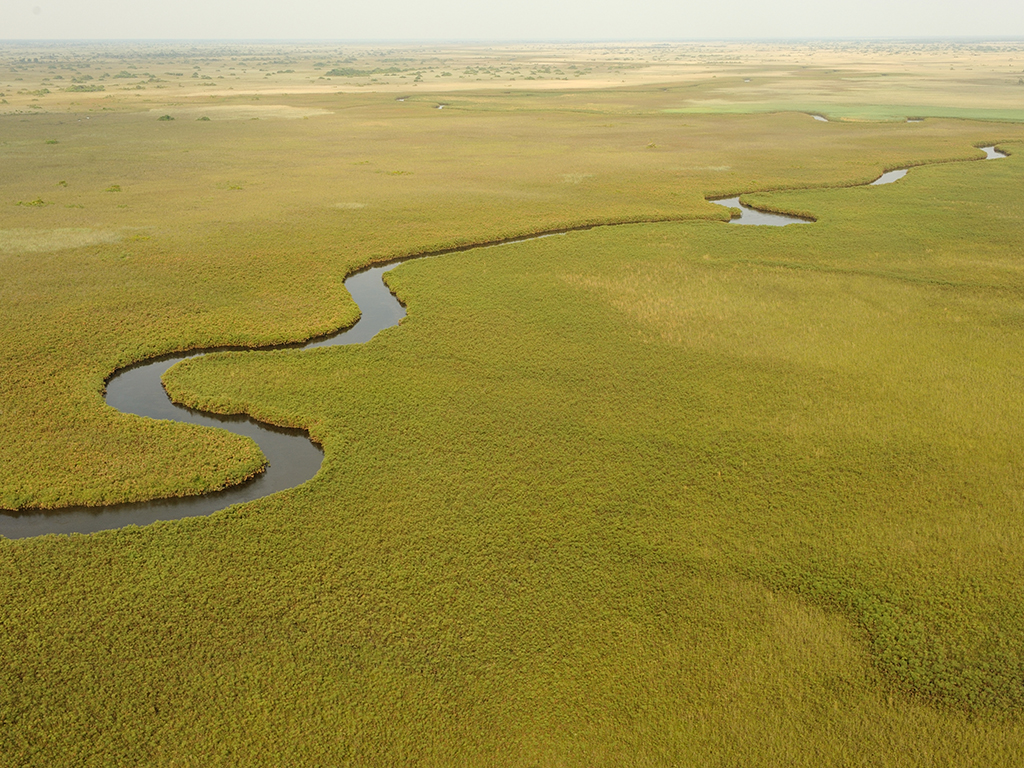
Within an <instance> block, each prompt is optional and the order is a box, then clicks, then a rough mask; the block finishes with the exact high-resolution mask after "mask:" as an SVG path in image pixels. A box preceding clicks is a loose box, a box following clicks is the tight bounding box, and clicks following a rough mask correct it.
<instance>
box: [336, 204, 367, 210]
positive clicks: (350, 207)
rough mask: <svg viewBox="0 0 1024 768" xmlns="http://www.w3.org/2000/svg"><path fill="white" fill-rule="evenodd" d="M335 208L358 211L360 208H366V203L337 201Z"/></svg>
mask: <svg viewBox="0 0 1024 768" xmlns="http://www.w3.org/2000/svg"><path fill="white" fill-rule="evenodd" d="M333 207H334V208H340V209H341V210H343V211H356V210H358V209H360V208H365V207H366V203H335V204H334V206H333Z"/></svg>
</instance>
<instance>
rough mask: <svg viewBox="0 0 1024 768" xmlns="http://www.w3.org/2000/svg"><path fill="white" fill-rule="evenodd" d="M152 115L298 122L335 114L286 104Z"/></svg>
mask: <svg viewBox="0 0 1024 768" xmlns="http://www.w3.org/2000/svg"><path fill="white" fill-rule="evenodd" d="M149 113H150V114H151V115H156V116H159V115H170V116H171V117H174V118H180V119H188V118H192V119H196V118H200V117H208V118H210V119H211V120H251V119H252V118H254V117H255V118H259V119H260V120H273V119H279V120H296V119H298V118H302V117H316V116H318V115H330V114H333V113H332V112H331V111H330V110H328V109H308V108H304V107H289V106H287V105H285V104H222V105H219V106H209V107H158V108H156V109H151V110H149Z"/></svg>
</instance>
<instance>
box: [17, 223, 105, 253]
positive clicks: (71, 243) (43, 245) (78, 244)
mask: <svg viewBox="0 0 1024 768" xmlns="http://www.w3.org/2000/svg"><path fill="white" fill-rule="evenodd" d="M122 237H123V236H122V235H121V234H120V233H118V232H114V231H112V230H105V229H0V253H47V252H50V251H60V250H63V249H65V248H83V247H85V246H87V245H99V244H101V243H116V242H117V241H118V240H121V239H122Z"/></svg>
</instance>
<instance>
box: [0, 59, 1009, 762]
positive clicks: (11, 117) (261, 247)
mask: <svg viewBox="0 0 1024 768" xmlns="http://www.w3.org/2000/svg"><path fill="white" fill-rule="evenodd" d="M951 67H952V69H951ZM545 68H546V69H545ZM1021 69H1024V47H1022V46H1021V45H1020V44H1019V43H980V44H977V45H975V44H971V45H966V44H963V45H957V44H941V45H938V44H937V45H932V46H916V45H909V46H899V45H895V44H893V45H888V44H886V45H882V44H864V45H854V44H836V45H828V46H825V45H820V46H816V45H808V46H802V45H796V46H791V47H788V48H787V47H785V46H758V45H748V46H718V45H710V44H709V45H694V46H685V45H672V46H653V45H652V46H562V47H557V46H556V47H543V46H537V47H522V46H520V47H513V48H500V49H496V50H493V51H484V50H482V49H480V48H477V47H466V46H456V47H452V48H449V49H441V48H435V49H431V50H428V49H425V48H407V49H399V48H383V47H365V48H355V47H349V46H340V47H338V46H335V47H333V48H332V47H330V46H270V45H267V46H263V45H254V46H233V47H232V46H195V47H193V48H190V49H188V50H187V51H186V50H182V49H175V48H173V47H170V46H144V45H140V46H135V45H131V46H116V45H110V46H93V47H89V46H84V45H83V46H77V45H76V46H67V47H61V46H36V47H33V46H30V45H27V44H26V45H11V44H6V43H5V44H4V46H3V47H2V48H0V99H2V100H3V101H4V102H6V103H0V112H2V113H0V125H2V127H3V131H2V132H0V151H2V152H3V153H4V179H3V181H0V329H2V330H0V335H2V340H3V344H2V345H0V369H2V371H3V374H2V375H0V435H2V438H0V464H2V468H3V471H2V473H0V506H3V507H6V508H27V507H60V506H62V505H67V504H102V503H109V502H112V501H124V500H131V499H144V498H153V497H157V496H172V495H176V494H195V493H202V492H203V491H204V490H206V489H209V488H213V487H217V486H218V485H223V484H225V483H230V482H233V481H235V480H236V479H237V478H240V477H242V476H244V475H245V474H246V473H248V472H251V471H252V468H253V467H254V466H257V465H258V464H259V463H260V461H261V459H260V455H259V452H258V450H254V449H253V448H252V446H250V445H249V444H248V443H247V442H246V441H245V440H243V439H242V438H239V437H237V436H235V435H227V436H224V435H223V434H218V433H216V431H214V430H209V429H204V428H200V427H196V426H192V425H182V424H176V423H171V422H166V421H152V420H145V419H138V418H135V417H130V416H126V415H123V414H120V413H118V412H116V411H115V410H114V409H112V408H109V407H107V406H106V405H105V404H104V403H103V400H102V395H101V393H102V391H103V386H104V381H105V376H106V375H107V374H108V373H109V372H111V371H114V370H117V369H119V368H121V367H123V366H125V365H127V364H129V363H131V362H132V361H136V360H140V359H144V358H148V357H152V356H155V355H159V354H162V353H166V352H169V351H172V350H174V349H186V348H196V347H215V346H231V347H254V346H258V345H265V344H284V343H288V342H292V341H295V340H297V339H301V338H306V337H309V336H318V335H322V334H324V333H327V332H329V331H331V330H332V329H335V328H340V327H345V326H349V325H352V324H353V323H354V322H355V320H356V318H357V316H358V309H357V308H356V306H355V304H354V303H353V302H352V300H351V297H350V296H349V293H348V291H347V290H346V289H345V287H344V279H345V277H346V276H347V275H349V274H350V273H352V272H353V271H355V270H357V269H358V268H360V267H361V266H365V265H368V264H371V263H380V262H387V261H393V260H395V259H396V258H400V257H402V256H403V255H405V254H409V253H415V252H420V251H431V252H433V251H446V250H450V249H456V248H464V247H465V248H468V247H469V246H470V245H471V244H472V243H474V242H476V241H481V240H503V239H507V238H514V237H515V236H516V235H521V234H522V233H524V232H529V231H539V230H546V231H550V230H557V229H568V228H578V229H581V230H583V231H575V232H572V233H570V234H567V235H565V236H564V237H548V238H543V239H538V240H531V241H529V242H519V243H510V244H508V245H505V246H503V247H501V248H486V249H482V248H474V249H472V250H465V251H464V252H463V253H461V254H460V255H459V256H458V257H455V258H446V259H418V260H415V261H410V263H408V264H404V265H403V266H402V267H401V269H398V270H395V271H391V272H388V273H387V278H386V284H387V286H388V288H389V289H390V290H391V292H392V293H394V295H395V296H396V297H397V298H398V299H399V300H400V301H401V302H402V303H403V304H405V305H406V306H407V308H408V314H407V316H406V318H405V319H404V321H403V323H402V327H401V330H400V331H398V330H396V329H389V330H384V331H382V332H381V333H379V334H378V335H377V336H376V337H375V338H374V339H373V340H372V341H371V342H369V343H366V344H362V345H357V346H349V347H334V348H323V349H314V350H309V351H303V352H295V351H292V350H277V351H256V350H254V351H247V352H230V351H227V352H219V353H216V354H211V355H207V356H204V357H202V358H199V359H195V360H193V361H191V362H190V363H189V364H188V365H180V366H176V367H175V368H173V369H172V370H171V371H170V372H168V374H167V375H166V377H165V380H164V385H165V387H166V389H167V391H168V393H169V394H170V395H171V397H172V398H173V399H174V400H175V401H176V402H182V403H184V404H186V405H188V406H189V407H193V408H199V409H203V410H208V411H212V412H217V413H240V412H245V413H249V414H252V415H253V416H254V417H255V418H258V419H260V420H265V421H267V422H269V423H274V424H281V425H288V426H294V427H299V428H302V429H305V430H307V431H308V432H309V434H310V436H311V437H312V439H314V440H315V441H316V442H317V443H319V444H320V445H322V446H323V450H324V459H323V466H322V469H321V471H320V472H319V473H318V474H317V476H316V477H315V478H314V479H313V480H311V481H310V482H308V483H305V484H303V485H302V486H300V487H297V488H292V489H289V490H287V491H283V492H281V493H277V494H274V495H272V496H269V497H265V498H261V499H258V500H256V501H252V502H249V503H246V504H240V505H236V506H232V507H230V508H228V509H226V510H223V511H220V512H217V513H215V514H213V515H211V516H209V517H199V518H189V519H184V520H178V521H173V522H158V523H154V524H152V525H148V526H145V527H128V528H123V529H118V530H111V531H103V532H99V533H95V534H90V535H70V536H54V535H48V536H40V537H35V538H28V539H20V540H11V539H0V606H2V607H0V627H2V629H3V631H2V632H0V658H3V659H4V664H2V665H0V765H19V766H22V765H52V764H56V763H60V764H66V765H89V764H96V763H125V764H130V763H138V764H153V765H172V764H190V763H192V764H204V765H210V764H213V765H217V764H238V763H244V764H252V765H261V764H269V763H270V762H271V761H273V762H274V763H280V762H282V761H284V762H289V763H294V764H338V765H344V764H353V765H381V766H384V765H396V764H418V765H451V764H465V765H485V764H487V765H494V764H501V765H621V764H625V763H629V764H650V765H678V764H683V765H686V764H707V763H715V764H720V765H745V766H746V765H751V766H757V765H765V766H768V765H779V764H786V765H813V766H821V765H845V764H850V763H873V764H874V763H878V764H886V765H893V766H899V765H908V766H909V765H914V766H919V765H935V766H939V765H949V764H956V765H978V766H982V765H984V766H1001V765H1007V766H1009V765H1014V764H1015V763H1016V762H1017V760H1018V756H1019V754H1021V752H1022V751H1024V721H1022V720H1021V711H1022V707H1024V694H1022V691H1024V664H1022V660H1021V659H1022V657H1021V653H1022V651H1021V649H1022V648H1024V625H1022V623H1021V621H1020V616H1021V615H1024V588H1022V586H1021V585H1020V583H1019V574H1020V572H1021V569H1022V567H1024V547H1022V546H1021V543H1022V541H1024V522H1022V520H1024V518H1022V517H1021V515H1020V514H1019V512H1020V508H1021V498H1020V492H1019V488H1020V478H1019V469H1018V468H1019V467H1020V466H1021V456H1020V451H1021V448H1020V446H1022V445H1024V434H1022V433H1024V418H1021V416H1022V414H1024V395H1022V394H1021V393H1020V391H1019V389H1020V388H1019V386H1018V381H1019V379H1020V377H1021V376H1022V375H1024V370H1022V365H1024V363H1022V361H1024V354H1022V353H1024V331H1022V329H1024V324H1022V322H1021V315H1020V309H1019V307H1020V296H1021V295H1024V271H1022V267H1021V265H1022V264H1024V259H1022V257H1024V252H1022V251H1021V243H1020V237H1019V235H1020V229H1021V221H1022V216H1024V214H1022V211H1024V183H1021V181H1022V180H1021V177H1022V174H1024V166H1022V165H1021V154H1022V153H1021V147H1022V146H1024V124H1021V123H1020V122H1018V120H1019V118H1018V117H1017V116H1015V113H1014V110H1016V109H1019V107H1018V106H1017V105H1019V98H1018V94H1019V90H1017V88H1018V86H1017V85H1016V83H1017V79H1018V78H1019V76H1020V74H1019V72H1020V70H1021ZM446 72H447V73H449V74H447V75H446V74H445V73H446ZM577 72H578V73H579V74H578V75H577V74H575V73H577ZM329 73H330V74H329ZM414 73H415V74H414ZM403 75H404V76H405V77H404V78H403ZM321 77H322V78H323V80H320V79H319V78H321ZM328 77H329V78H330V80H328V79H327V78H328ZM417 77H418V78H419V80H418V81H417V79H416V78H417ZM528 77H533V78H534V80H527V78H528ZM564 78H568V79H564ZM79 86H81V87H79ZM100 88H102V90H99V89H100ZM1014 99H1017V101H1014ZM439 103H443V104H444V105H445V108H444V109H443V110H438V109H436V106H437V104H439ZM765 105H769V106H771V107H772V108H771V110H768V111H765V110H763V109H762V107H763V106H765ZM864 105H868V106H864ZM872 105H874V106H872ZM929 105H931V106H934V105H939V107H940V108H941V109H940V111H942V112H943V114H944V115H946V116H945V117H933V116H931V115H932V113H931V112H930V111H929ZM798 106H799V107H801V108H802V109H803V110H804V111H810V112H814V113H815V114H820V115H822V116H825V117H826V118H827V119H828V120H829V122H822V121H818V120H814V119H813V118H812V117H811V116H810V115H809V114H805V113H803V112H801V111H791V110H792V109H794V108H795V107H798ZM876 107H877V109H876ZM883 108H884V109H883ZM680 110H681V111H680ZM694 110H696V111H694ZM872 110H875V112H874V113H873V112H872ZM882 111H885V112H886V114H890V113H891V115H893V116H894V117H893V119H889V118H886V119H881V120H879V119H873V115H874V116H876V117H877V115H878V114H879V113H880V112H882ZM995 112H998V113H999V114H1000V115H1001V116H1002V117H1003V119H1004V121H1003V122H993V121H991V120H990V119H988V118H990V117H991V116H992V114H993V113H995ZM164 115H167V116H168V117H171V118H173V119H172V120H161V119H160V118H161V117H163V116H164ZM911 117H913V118H919V117H925V118H926V119H924V120H923V121H922V122H909V123H908V122H906V119H907V118H911ZM203 118H209V119H207V120H204V119H203ZM992 144H998V145H999V146H1000V147H1003V148H1005V149H1006V151H1007V152H1008V154H1009V155H1010V156H1009V157H1008V158H1007V159H1005V160H1000V161H999V162H997V163H956V164H955V165H952V164H949V163H952V162H953V161H959V160H968V159H972V158H974V159H977V149H976V148H977V147H979V146H987V145H992ZM936 163H946V164H936ZM897 168H914V170H913V172H912V173H910V174H909V175H908V176H906V177H905V178H903V179H901V180H900V181H899V183H897V184H890V185H886V186H879V187H877V188H875V187H868V186H857V185H858V184H867V183H869V182H871V181H872V180H874V179H877V178H878V177H879V174H881V173H883V172H885V171H888V170H892V169H897ZM751 189H755V190H776V191H771V192H767V191H766V192H757V193H750V194H743V196H742V198H743V202H744V203H745V204H750V205H752V206H754V207H756V208H758V209H762V210H770V211H781V212H813V213H814V216H815V218H816V222H815V224H814V225H813V226H810V227H739V226H736V227H723V226H719V224H721V223H723V222H727V221H729V215H730V214H729V212H728V211H725V210H721V206H716V205H713V204H712V203H710V202H708V200H709V199H710V198H724V197H731V196H734V195H736V194H737V193H738V192H741V191H743V190H751ZM669 219H672V220H669ZM680 219H681V220H680ZM612 220H616V221H621V220H630V221H633V220H635V221H643V220H659V221H657V222H656V223H646V224H638V225H636V226H631V225H630V224H625V225H622V226H615V227H602V226H600V225H601V224H602V223H604V222H608V221H612ZM879 222H883V223H884V224H883V225H882V226H880V225H879ZM269 756H272V758H271V757H269Z"/></svg>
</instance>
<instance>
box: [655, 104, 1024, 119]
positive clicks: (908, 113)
mask: <svg viewBox="0 0 1024 768" xmlns="http://www.w3.org/2000/svg"><path fill="white" fill-rule="evenodd" d="M665 112H667V113H669V114H679V115H699V114H721V115H739V114H752V113H765V112H806V113H807V114H810V115H823V116H825V117H827V118H828V119H829V120H900V121H903V120H907V119H908V118H912V119H924V118H937V117H944V118H956V119H961V120H992V121H997V122H1011V123H1020V122H1024V109H985V108H974V107H955V106H937V105H932V106H927V105H926V106H918V105H914V106H904V105H898V104H851V105H836V104H830V103H828V102H827V101H818V102H795V103H794V102H789V101H786V102H751V103H742V104H708V105H699V106H692V107H675V108H672V109H666V110H665Z"/></svg>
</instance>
